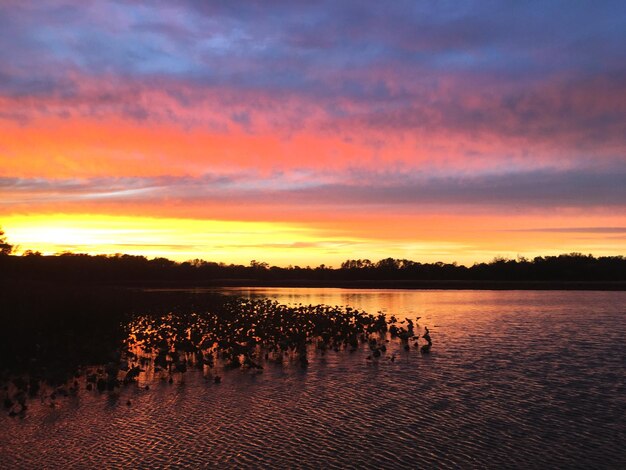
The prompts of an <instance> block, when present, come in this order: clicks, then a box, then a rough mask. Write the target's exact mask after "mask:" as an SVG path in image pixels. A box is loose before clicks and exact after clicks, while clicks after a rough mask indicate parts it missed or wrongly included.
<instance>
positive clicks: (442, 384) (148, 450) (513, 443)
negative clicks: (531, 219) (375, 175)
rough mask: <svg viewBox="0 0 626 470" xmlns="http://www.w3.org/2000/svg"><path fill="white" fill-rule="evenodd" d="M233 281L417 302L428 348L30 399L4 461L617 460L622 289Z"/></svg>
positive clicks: (570, 464) (625, 419) (329, 298)
mask: <svg viewBox="0 0 626 470" xmlns="http://www.w3.org/2000/svg"><path fill="white" fill-rule="evenodd" d="M225 292H226V291H225ZM227 292H228V293H237V294H239V295H245V296H251V297H257V296H259V297H264V296H268V297H271V298H275V299H277V300H278V301H280V302H282V303H303V304H318V303H325V304H329V305H349V306H352V307H355V308H361V309H365V310H366V311H368V312H370V313H376V312H377V311H383V312H385V313H386V314H388V315H396V316H397V317H398V319H399V320H400V319H404V317H409V318H412V319H415V318H416V317H421V318H420V320H419V322H418V325H419V329H420V330H421V329H422V328H423V327H425V326H427V327H428V328H429V329H430V331H431V336H432V340H433V348H432V352H431V354H429V355H422V354H420V352H419V350H418V349H416V348H411V349H410V350H409V351H405V350H404V348H403V346H402V344H400V342H399V341H395V340H392V341H391V342H390V343H389V346H388V351H387V352H386V353H385V354H384V355H383V356H382V357H381V358H378V359H368V358H367V356H368V355H369V354H370V351H369V350H368V349H367V348H366V347H360V348H359V350H358V351H357V352H354V353H350V352H348V351H347V350H346V351H340V352H334V351H330V352H329V353H326V354H325V355H324V356H321V355H320V353H319V352H311V358H310V364H309V367H308V368H307V369H302V368H300V367H298V365H297V364H295V363H285V364H283V365H278V364H269V363H268V364H265V367H264V369H263V370H262V371H250V370H248V371H244V370H233V371H229V372H224V373H223V375H222V377H223V378H222V383H221V384H215V383H213V381H212V380H207V378H206V377H205V375H203V373H202V372H201V371H198V370H194V371H190V372H188V373H187V374H185V376H184V379H183V380H179V379H177V380H176V381H175V382H174V383H173V384H169V383H167V381H159V380H154V379H151V377H150V376H148V375H145V376H142V377H140V381H139V384H138V385H136V386H130V387H127V388H124V389H122V391H121V392H117V393H106V392H105V393H102V394H99V393H97V392H92V393H86V392H85V393H83V392H81V393H79V394H78V395H77V396H73V397H72V396H70V397H67V398H64V399H62V400H59V401H58V403H57V405H56V406H55V407H54V408H51V407H50V406H49V404H48V403H46V402H37V401H36V400H33V402H32V403H31V406H30V407H29V410H28V412H27V413H26V415H25V416H24V417H23V418H9V417H8V416H6V414H2V416H1V417H0V468H45V467H49V468H95V467H98V468H104V467H109V468H110V467H120V468H122V467H123V468H156V467H168V468H179V467H189V468H198V467H215V468H218V467H219V468H226V467H236V468H258V467H274V468H281V467H287V468H298V467H301V468H321V467H324V468H400V467H408V468H427V467H436V468H453V467H463V468H472V467H481V468H484V467H488V468H500V467H504V466H506V467H509V468H555V467H561V468H626V383H625V380H626V341H625V337H626V292H564V291H541V292H538V291H409V290H407V291H398V290H352V289H274V288H272V289H260V288H255V289H228V290H227ZM422 331H423V330H422ZM393 354H395V360H394V361H393V362H392V361H391V359H390V358H391V357H392V355H393ZM145 385H149V386H150V390H145ZM128 400H130V405H127V401H128Z"/></svg>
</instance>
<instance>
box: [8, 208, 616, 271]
mask: <svg viewBox="0 0 626 470" xmlns="http://www.w3.org/2000/svg"><path fill="white" fill-rule="evenodd" d="M0 223H1V225H2V228H3V229H4V230H5V232H6V235H7V237H8V240H9V242H10V243H12V244H15V245H18V247H17V253H18V254H20V253H23V252H24V251H26V250H32V251H39V252H41V253H43V254H56V253H61V252H64V251H70V252H74V253H89V254H116V253H123V254H130V255H141V256H146V257H148V258H153V257H165V258H169V259H172V260H175V261H186V260H190V259H195V258H200V259H204V260H207V261H215V262H224V263H227V264H230V263H235V264H244V265H247V264H248V263H249V262H250V260H253V259H255V260H258V261H265V262H268V263H269V264H271V265H276V266H288V265H299V266H307V265H309V266H318V265H320V264H322V263H324V264H326V265H328V266H334V267H338V266H339V265H340V264H341V263H342V262H343V261H345V260H346V259H357V258H361V259H364V258H368V259H370V260H372V261H378V260H380V259H383V258H387V257H393V258H400V259H411V260H414V261H421V262H436V261H443V262H448V263H451V262H455V261H456V262H458V263H460V264H465V265H471V264H472V263H474V262H476V261H479V262H480V261H490V260H491V259H493V258H494V257H496V256H503V257H508V258H515V257H516V256H518V255H521V256H526V257H528V258H533V257H534V256H546V255H558V254H561V253H567V252H572V251H582V250H581V244H580V238H579V235H574V236H573V237H569V236H564V234H561V233H546V234H534V233H533V234H531V235H532V239H533V246H532V247H530V246H529V244H528V242H529V237H530V236H531V235H529V234H528V233H525V232H515V231H513V232H510V233H508V234H507V236H506V237H504V238H503V235H502V233H503V232H494V233H495V234H494V233H490V232H489V231H476V233H475V234H474V235H473V237H471V236H470V234H469V232H468V233H465V236H464V238H457V239H456V240H454V239H453V238H451V237H447V238H448V239H447V240H445V238H446V237H443V236H432V237H431V239H427V238H425V236H423V235H422V236H420V235H419V234H417V233H416V236H415V237H416V238H414V239H411V238H406V237H404V236H403V239H399V238H394V237H390V236H389V235H387V234H385V233H373V234H372V235H371V236H369V237H367V236H363V235H356V234H354V233H353V234H351V233H350V231H332V230H328V229H327V228H325V229H324V228H320V227H316V226H315V225H306V224H303V223H286V222H251V221H225V220H206V219H179V218H167V217H163V218H159V217H131V216H111V215H97V214H91V215H86V214H32V215H24V214H22V215H6V216H3V217H2V220H1V221H0ZM371 223H372V224H374V226H376V225H377V224H376V223H375V221H372V222H371ZM378 225H380V224H378ZM442 233H443V234H444V235H445V234H446V233H445V232H442ZM452 233H454V232H452ZM565 235H567V234H565ZM613 243H614V245H613V244H611V243H610V241H607V240H605V239H603V238H602V236H601V235H598V236H594V234H588V236H587V237H586V240H585V243H584V247H585V248H583V250H585V252H593V253H594V254H595V255H596V256H598V255H605V254H607V255H611V254H614V253H615V252H618V251H619V248H620V246H622V245H620V244H619V240H618V241H614V242H613ZM555 246H557V247H559V249H558V250H557V249H555V248H554V247H555ZM516 247H519V248H518V249H517V250H516ZM521 247H526V249H520V248H521Z"/></svg>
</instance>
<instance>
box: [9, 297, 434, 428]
mask: <svg viewBox="0 0 626 470" xmlns="http://www.w3.org/2000/svg"><path fill="white" fill-rule="evenodd" d="M419 319H420V317H417V318H416V319H415V323H414V321H413V319H410V318H405V319H404V320H402V321H399V320H398V319H397V318H396V317H395V316H393V315H392V316H390V317H389V318H387V316H385V314H383V313H380V312H379V313H378V314H377V315H372V314H368V313H366V312H364V311H361V310H358V309H353V308H351V307H345V308H342V307H330V306H326V305H302V304H299V305H297V306H287V305H282V304H279V303H277V302H276V301H272V300H269V299H263V300H250V299H241V298H238V299H231V300H228V301H227V302H225V303H224V304H223V306H222V307H221V308H220V309H219V311H217V312H214V311H208V312H200V313H198V312H186V313H168V314H165V315H142V316H138V317H136V318H135V319H134V320H133V321H132V322H131V323H130V324H129V325H127V328H128V337H127V339H126V341H125V343H124V344H123V346H122V348H121V349H120V351H119V354H118V357H117V360H114V361H111V362H109V363H108V364H106V365H105V366H103V367H99V368H91V369H85V370H84V371H82V372H81V373H78V374H77V376H76V377H75V379H74V380H73V382H72V383H71V384H66V385H64V386H61V387H57V388H55V389H53V390H52V392H51V393H49V394H47V395H46V397H45V398H46V399H47V400H48V402H49V403H50V404H51V406H54V403H55V402H54V400H55V399H56V397H57V396H59V395H70V394H76V393H77V392H78V390H79V388H80V387H81V385H80V384H81V383H83V384H84V385H83V386H84V388H86V389H87V390H97V391H100V392H103V391H106V390H109V391H113V390H115V389H116V388H118V387H120V386H123V385H127V384H130V383H136V382H137V379H138V377H139V375H140V374H141V373H142V372H144V371H146V370H147V369H151V371H152V372H153V373H154V376H155V377H160V378H161V379H163V380H167V381H169V382H170V383H173V381H174V376H175V375H176V374H184V373H185V372H187V370H188V368H192V367H195V368H199V369H203V370H206V369H209V370H212V372H211V373H209V375H208V377H210V379H211V380H212V381H213V382H215V383H220V382H221V377H220V375H218V371H220V370H226V369H235V368H248V369H262V368H263V367H264V364H265V363H266V362H273V363H282V362H284V361H285V360H294V361H295V362H297V363H298V364H299V365H300V366H301V367H303V368H306V367H307V366H308V364H309V359H308V356H309V355H308V353H307V351H308V350H309V349H310V348H316V349H317V350H319V352H320V353H321V354H325V353H326V352H327V351H330V350H333V351H337V352H338V351H340V350H348V351H350V352H354V351H356V350H357V349H358V348H359V345H360V344H364V345H367V347H368V348H369V350H370V354H369V355H368V356H367V358H366V359H367V360H368V361H375V360H377V359H378V358H381V356H383V355H385V354H386V352H387V343H389V341H390V340H391V339H394V338H395V339H399V340H400V341H401V342H402V343H403V345H404V349H405V350H406V351H409V350H410V349H411V345H413V347H414V348H417V349H419V351H420V352H421V353H422V354H428V353H429V352H430V349H431V347H432V340H431V337H430V332H429V331H428V328H427V327H426V328H425V330H424V333H423V334H422V335H419V334H416V323H417V321H418V320H419ZM420 338H422V339H423V340H425V341H426V344H422V345H420V342H419V339H420ZM395 357H396V355H395V354H391V355H389V356H388V357H387V359H388V360H390V361H392V362H393V361H394V360H395ZM83 376H84V380H83ZM145 388H149V386H148V385H145ZM39 391H40V384H39V382H37V381H35V380H26V379H24V378H16V379H14V380H13V381H12V384H11V386H5V387H4V388H3V390H2V393H3V395H4V406H5V408H6V409H8V410H9V414H10V415H12V416H15V415H18V414H23V413H24V412H25V410H26V409H27V404H26V398H27V396H28V395H31V396H35V395H37V393H38V392H39ZM127 404H128V405H130V402H127Z"/></svg>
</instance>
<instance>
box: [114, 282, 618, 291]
mask: <svg viewBox="0 0 626 470" xmlns="http://www.w3.org/2000/svg"><path fill="white" fill-rule="evenodd" d="M111 285H115V286H119V287H135V288H162V289H194V288H200V289H202V288H205V289H209V288H216V289H217V288H228V287H276V288H279V287H283V288H290V287H291V288H339V289H412V290H542V291H547V290H572V291H626V281H613V282H611V281H467V280H458V281H442V280H437V281H434V280H433V281H423V280H360V281H314V280H306V279H304V280H303V279H288V280H258V279H214V280H210V281H204V282H189V281H133V282H123V283H115V284H111Z"/></svg>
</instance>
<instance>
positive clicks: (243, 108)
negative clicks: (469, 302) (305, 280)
mask: <svg viewBox="0 0 626 470" xmlns="http://www.w3.org/2000/svg"><path fill="white" fill-rule="evenodd" d="M624 17H626V3H624V2H622V1H617V0H615V1H604V2H599V3H598V2H590V1H577V2H571V1H565V0H563V1H552V2H539V1H529V2H513V1H511V2H490V1H460V2H449V1H442V2H427V1H417V2H416V1H409V0H406V1H405V0H398V1H394V2H391V3H389V2H387V3H381V2H374V1H360V0H359V1H357V0H349V1H342V2H336V1H330V0H328V1H327V0H322V1H319V2H303V1H286V0H274V1H263V2H261V1H258V2H257V1H244V0H241V1H239V0H232V1H228V2H202V1H195V0H185V1H180V2H166V1H156V2H150V3H144V2H139V1H134V0H117V1H107V2H105V1H98V0H88V1H85V2H76V1H73V0H65V1H55V2H49V1H39V2H30V3H29V2H18V1H13V0H9V1H5V2H3V3H2V5H0V45H1V46H2V47H0V163H1V165H0V197H1V201H0V215H2V216H10V215H11V214H16V213H59V212H72V213H78V212H82V213H86V214H89V213H97V214H101V215H116V214H132V215H137V214H143V213H149V214H150V215H151V216H154V217H159V216H163V217H165V216H168V217H181V218H185V217H186V218H189V217H197V218H216V217H217V218H218V219H220V220H224V219H228V220H244V219H245V220H252V219H254V218H256V220H257V221H274V222H276V221H281V220H289V221H294V220H297V222H298V223H308V224H310V225H311V226H315V227H317V228H320V227H323V228H324V230H329V231H330V232H332V227H333V226H334V227H335V229H336V230H337V231H338V232H337V233H339V231H341V233H343V234H345V233H347V232H350V231H351V232H350V233H351V234H352V235H354V236H353V237H352V238H353V239H352V242H355V239H356V238H358V237H360V236H361V235H362V234H363V233H364V232H367V229H366V226H367V224H368V223H367V218H366V217H365V215H368V216H369V217H370V218H371V220H383V219H384V217H386V216H389V214H396V215H398V217H400V216H401V217H403V219H402V223H403V224H409V225H411V226H416V225H419V224H418V221H419V220H423V219H422V218H423V217H432V216H434V215H436V214H437V213H441V214H444V215H445V216H446V217H453V216H454V217H457V219H455V220H457V221H461V220H463V224H464V226H465V227H468V226H474V225H477V224H478V225H481V226H488V227H489V228H490V230H492V231H493V232H492V233H493V234H494V235H493V236H494V237H495V236H496V235H495V234H496V233H502V232H501V230H503V229H505V228H507V227H508V226H509V224H510V223H509V222H508V221H507V217H512V216H513V215H515V216H516V217H519V216H520V214H522V213H525V214H526V213H527V214H532V216H533V217H535V219H534V222H533V221H529V220H527V221H525V222H524V223H523V224H521V225H520V226H518V227H515V229H519V230H530V231H529V232H526V234H527V235H528V234H532V236H533V237H537V239H539V238H541V237H544V238H543V239H544V240H551V241H550V243H554V245H550V244H549V243H548V242H547V241H546V244H544V245H541V247H548V248H551V247H554V248H555V249H556V248H557V247H559V246H562V245H563V239H562V238H560V239H557V238H555V237H557V236H562V237H566V236H571V237H573V236H574V235H575V233H577V232H575V230H574V228H575V227H579V228H580V227H588V228H590V229H591V230H596V231H592V232H587V233H588V234H592V235H594V237H600V236H601V235H602V234H604V235H605V236H607V238H606V240H607V243H609V238H608V233H609V232H603V231H602V230H601V229H602V228H603V227H604V228H612V227H620V226H623V222H620V217H623V216H624V212H625V207H626V204H625V203H626V192H625V189H624V187H625V185H624V184H623V182H624V181H626V62H625V61H624V57H626V46H625V45H626V28H624V27H623V18H624ZM249 208H254V211H250V210H248V209H249ZM555 213H558V214H560V216H564V217H565V216H566V217H568V219H567V221H564V220H562V221H561V222H562V223H561V224H557V225H558V226H554V227H553V225H552V224H550V223H547V222H548V221H549V219H550V217H551V216H552V215H554V214H555ZM336 214H341V216H337V215H336ZM464 214H474V216H475V217H476V218H474V219H473V220H474V221H475V222H471V221H469V220H466V219H462V217H464ZM477 214H479V215H477ZM599 214H601V215H599ZM611 214H612V215H611ZM411 217H412V218H411ZM478 217H480V218H478ZM484 217H492V219H491V221H490V222H489V223H487V222H486V219H484ZM593 217H600V218H597V219H594V223H593V224H591V225H590V224H588V223H587V220H586V218H593ZM576 218H578V222H577V221H576ZM479 220H480V222H478V221H479ZM0 222H2V221H1V220H0ZM398 224H400V222H398ZM595 224H603V225H595ZM453 225H454V223H453V219H452V218H450V219H446V222H445V223H442V224H441V225H438V227H440V229H437V234H436V235H437V236H438V237H440V240H441V242H442V243H446V240H447V241H448V242H449V241H450V240H452V238H454V242H455V243H459V244H460V245H462V244H463V243H465V242H464V241H463V236H462V235H461V234H459V233H458V231H455V234H456V238H455V237H452V236H451V235H450V236H447V235H446V230H452V229H451V227H452V226H453ZM542 227H548V228H549V227H553V228H554V231H550V230H542ZM572 227H573V228H572ZM6 229H7V230H10V227H8V226H7V227H6ZM535 230H536V231H535ZM520 233H523V232H520ZM578 233H580V232H578ZM331 235H332V233H329V237H330V238H332V236H331ZM379 236H380V237H381V240H380V242H381V243H383V241H386V242H387V243H388V244H389V246H390V247H392V246H394V245H393V244H394V243H395V241H394V240H395V239H394V238H393V235H392V234H389V233H385V234H379ZM468 236H469V235H468ZM483 236H484V234H483ZM520 236H521V235H520ZM383 238H384V239H385V240H383ZM594 240H595V238H594ZM396 241H397V240H396ZM596 241H597V240H596ZM315 243H317V242H316V241H314V240H313V241H311V240H306V241H302V240H292V241H288V242H285V246H290V247H295V248H299V249H301V250H303V251H302V252H303V253H304V252H305V250H306V249H307V247H310V248H311V247H318V245H315ZM516 243H517V242H516ZM610 243H613V244H610V246H609V245H607V246H602V247H599V248H598V245H593V246H594V247H596V248H597V249H598V250H601V251H603V252H608V251H611V250H613V251H615V250H623V249H624V245H616V244H615V243H617V242H615V243H614V242H610ZM121 245H123V241H120V246H121ZM153 245H155V244H153ZM156 245H158V242H157V243H156ZM165 245H167V246H170V245H172V244H164V246H165ZM259 245H262V246H271V245H272V243H271V241H263V242H262V243H260V244H259ZM460 245H459V246H460ZM465 245H467V244H465ZM381 246H382V245H381ZM588 246H589V247H590V248H593V247H592V246H591V245H588ZM295 248H294V249H295ZM396 248H397V247H396ZM538 248H539V247H538ZM290 249H291V248H290ZM465 249H466V250H467V253H474V254H476V256H483V255H484V253H485V252H486V250H484V249H482V248H481V249H476V250H477V251H472V250H473V248H471V247H470V246H469V245H468V246H465ZM498 249H500V248H498ZM513 249H515V250H519V251H522V249H523V247H521V246H520V245H515V248H513V247H512V246H511V248H510V250H513ZM346 251H347V250H346ZM455 253H457V252H455ZM457 254H458V253H457Z"/></svg>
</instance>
